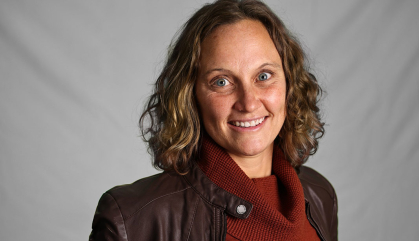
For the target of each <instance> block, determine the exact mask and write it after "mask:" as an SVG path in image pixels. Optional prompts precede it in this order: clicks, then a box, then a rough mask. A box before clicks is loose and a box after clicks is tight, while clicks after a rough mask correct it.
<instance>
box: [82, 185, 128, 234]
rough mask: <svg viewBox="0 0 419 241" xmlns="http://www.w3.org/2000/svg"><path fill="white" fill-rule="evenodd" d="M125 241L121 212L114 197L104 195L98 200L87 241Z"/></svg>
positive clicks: (107, 194)
mask: <svg viewBox="0 0 419 241" xmlns="http://www.w3.org/2000/svg"><path fill="white" fill-rule="evenodd" d="M96 240H106V241H111V240H112V241H116V240H118V241H120V240H121V241H127V240H128V239H127V232H126V229H125V223H124V219H123V217H122V214H121V210H120V209H119V206H118V204H117V202H116V201H115V199H114V197H113V196H112V195H111V194H109V193H105V194H103V195H102V197H101V198H100V200H99V204H98V205H97V208H96V212H95V216H94V218H93V223H92V232H91V233H90V236H89V241H96Z"/></svg>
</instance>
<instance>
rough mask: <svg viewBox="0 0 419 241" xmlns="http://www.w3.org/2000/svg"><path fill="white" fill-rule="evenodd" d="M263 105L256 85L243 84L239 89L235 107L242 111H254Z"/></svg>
mask: <svg viewBox="0 0 419 241" xmlns="http://www.w3.org/2000/svg"><path fill="white" fill-rule="evenodd" d="M261 105H262V102H261V101H260V99H259V95H258V91H257V89H256V87H255V86H252V85H242V86H241V87H240V88H239V89H238V90H237V100H236V102H235V103H234V109H235V110H238V111H240V112H253V111H254V110H257V109H258V108H259V107H260V106H261Z"/></svg>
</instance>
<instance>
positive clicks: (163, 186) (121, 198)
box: [104, 172, 190, 215]
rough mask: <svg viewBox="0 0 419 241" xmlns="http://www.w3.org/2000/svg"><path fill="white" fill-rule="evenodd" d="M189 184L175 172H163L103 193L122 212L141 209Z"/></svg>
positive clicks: (188, 186)
mask: <svg viewBox="0 0 419 241" xmlns="http://www.w3.org/2000/svg"><path fill="white" fill-rule="evenodd" d="M189 188H190V185H189V184H188V183H187V182H186V181H184V180H183V178H182V176H180V175H178V174H176V173H170V172H163V173H159V174H156V175H153V176H149V177H145V178H142V179H139V180H137V181H135V182H133V183H131V184H125V185H119V186H115V187H113V188H111V189H109V190H108V191H106V192H105V193H104V195H110V196H111V197H112V198H113V199H114V200H115V202H116V203H117V204H118V206H119V207H120V208H121V209H123V210H121V211H122V212H124V211H125V212H128V213H126V215H130V214H129V213H130V212H134V211H135V210H138V209H141V208H143V207H144V206H146V205H148V204H150V203H151V202H153V201H157V200H158V199H162V198H164V197H168V196H171V195H172V194H175V193H179V192H182V191H185V190H187V189H189Z"/></svg>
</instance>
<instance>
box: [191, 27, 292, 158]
mask: <svg viewBox="0 0 419 241" xmlns="http://www.w3.org/2000/svg"><path fill="white" fill-rule="evenodd" d="M199 66H200V67H199V73H198V79H197V82H196V89H195V91H196V98H197V102H198V106H199V108H200V114H201V117H202V121H203V124H204V127H205V130H206V131H207V133H208V134H209V135H210V136H211V138H212V139H213V140H214V141H215V142H216V143H218V144H219V145H220V146H222V147H223V148H224V149H226V151H227V152H228V153H229V154H230V155H231V156H232V157H233V159H234V156H239V157H250V156H258V155H264V154H268V155H269V153H268V152H270V155H272V147H273V142H274V140H275V138H276V136H277V135H278V133H279V131H280V130H281V128H282V125H283V123H284V119H285V115H286V110H285V94H286V82H285V75H284V71H283V69H282V61H281V57H280V56H279V54H278V51H277V50H276V48H275V45H274V43H273V41H272V40H271V38H270V36H269V34H268V32H267V30H266V28H265V27H264V26H263V25H262V23H260V22H258V21H253V20H241V21H239V22H237V23H234V24H229V25H222V26H220V27H218V28H217V29H216V30H215V31H214V32H212V33H211V34H210V35H209V36H207V37H206V38H205V39H204V41H203V42H202V45H201V57H200V60H199Z"/></svg>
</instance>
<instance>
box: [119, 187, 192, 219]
mask: <svg viewBox="0 0 419 241" xmlns="http://www.w3.org/2000/svg"><path fill="white" fill-rule="evenodd" d="M189 188H191V187H186V188H184V189H182V190H178V191H175V192H171V193H167V194H164V195H162V196H159V197H156V198H154V199H152V200H150V201H149V202H147V203H146V204H144V205H143V206H142V207H140V208H139V209H137V210H135V211H134V212H133V213H131V214H130V215H128V216H127V217H126V218H125V219H126V220H127V219H130V218H131V217H132V216H134V215H135V214H137V213H138V212H140V211H141V210H142V209H143V208H145V207H146V206H148V205H149V204H151V203H152V202H154V201H156V200H158V199H160V198H163V197H166V196H170V195H173V194H176V193H179V192H183V191H186V190H187V189H189Z"/></svg>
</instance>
